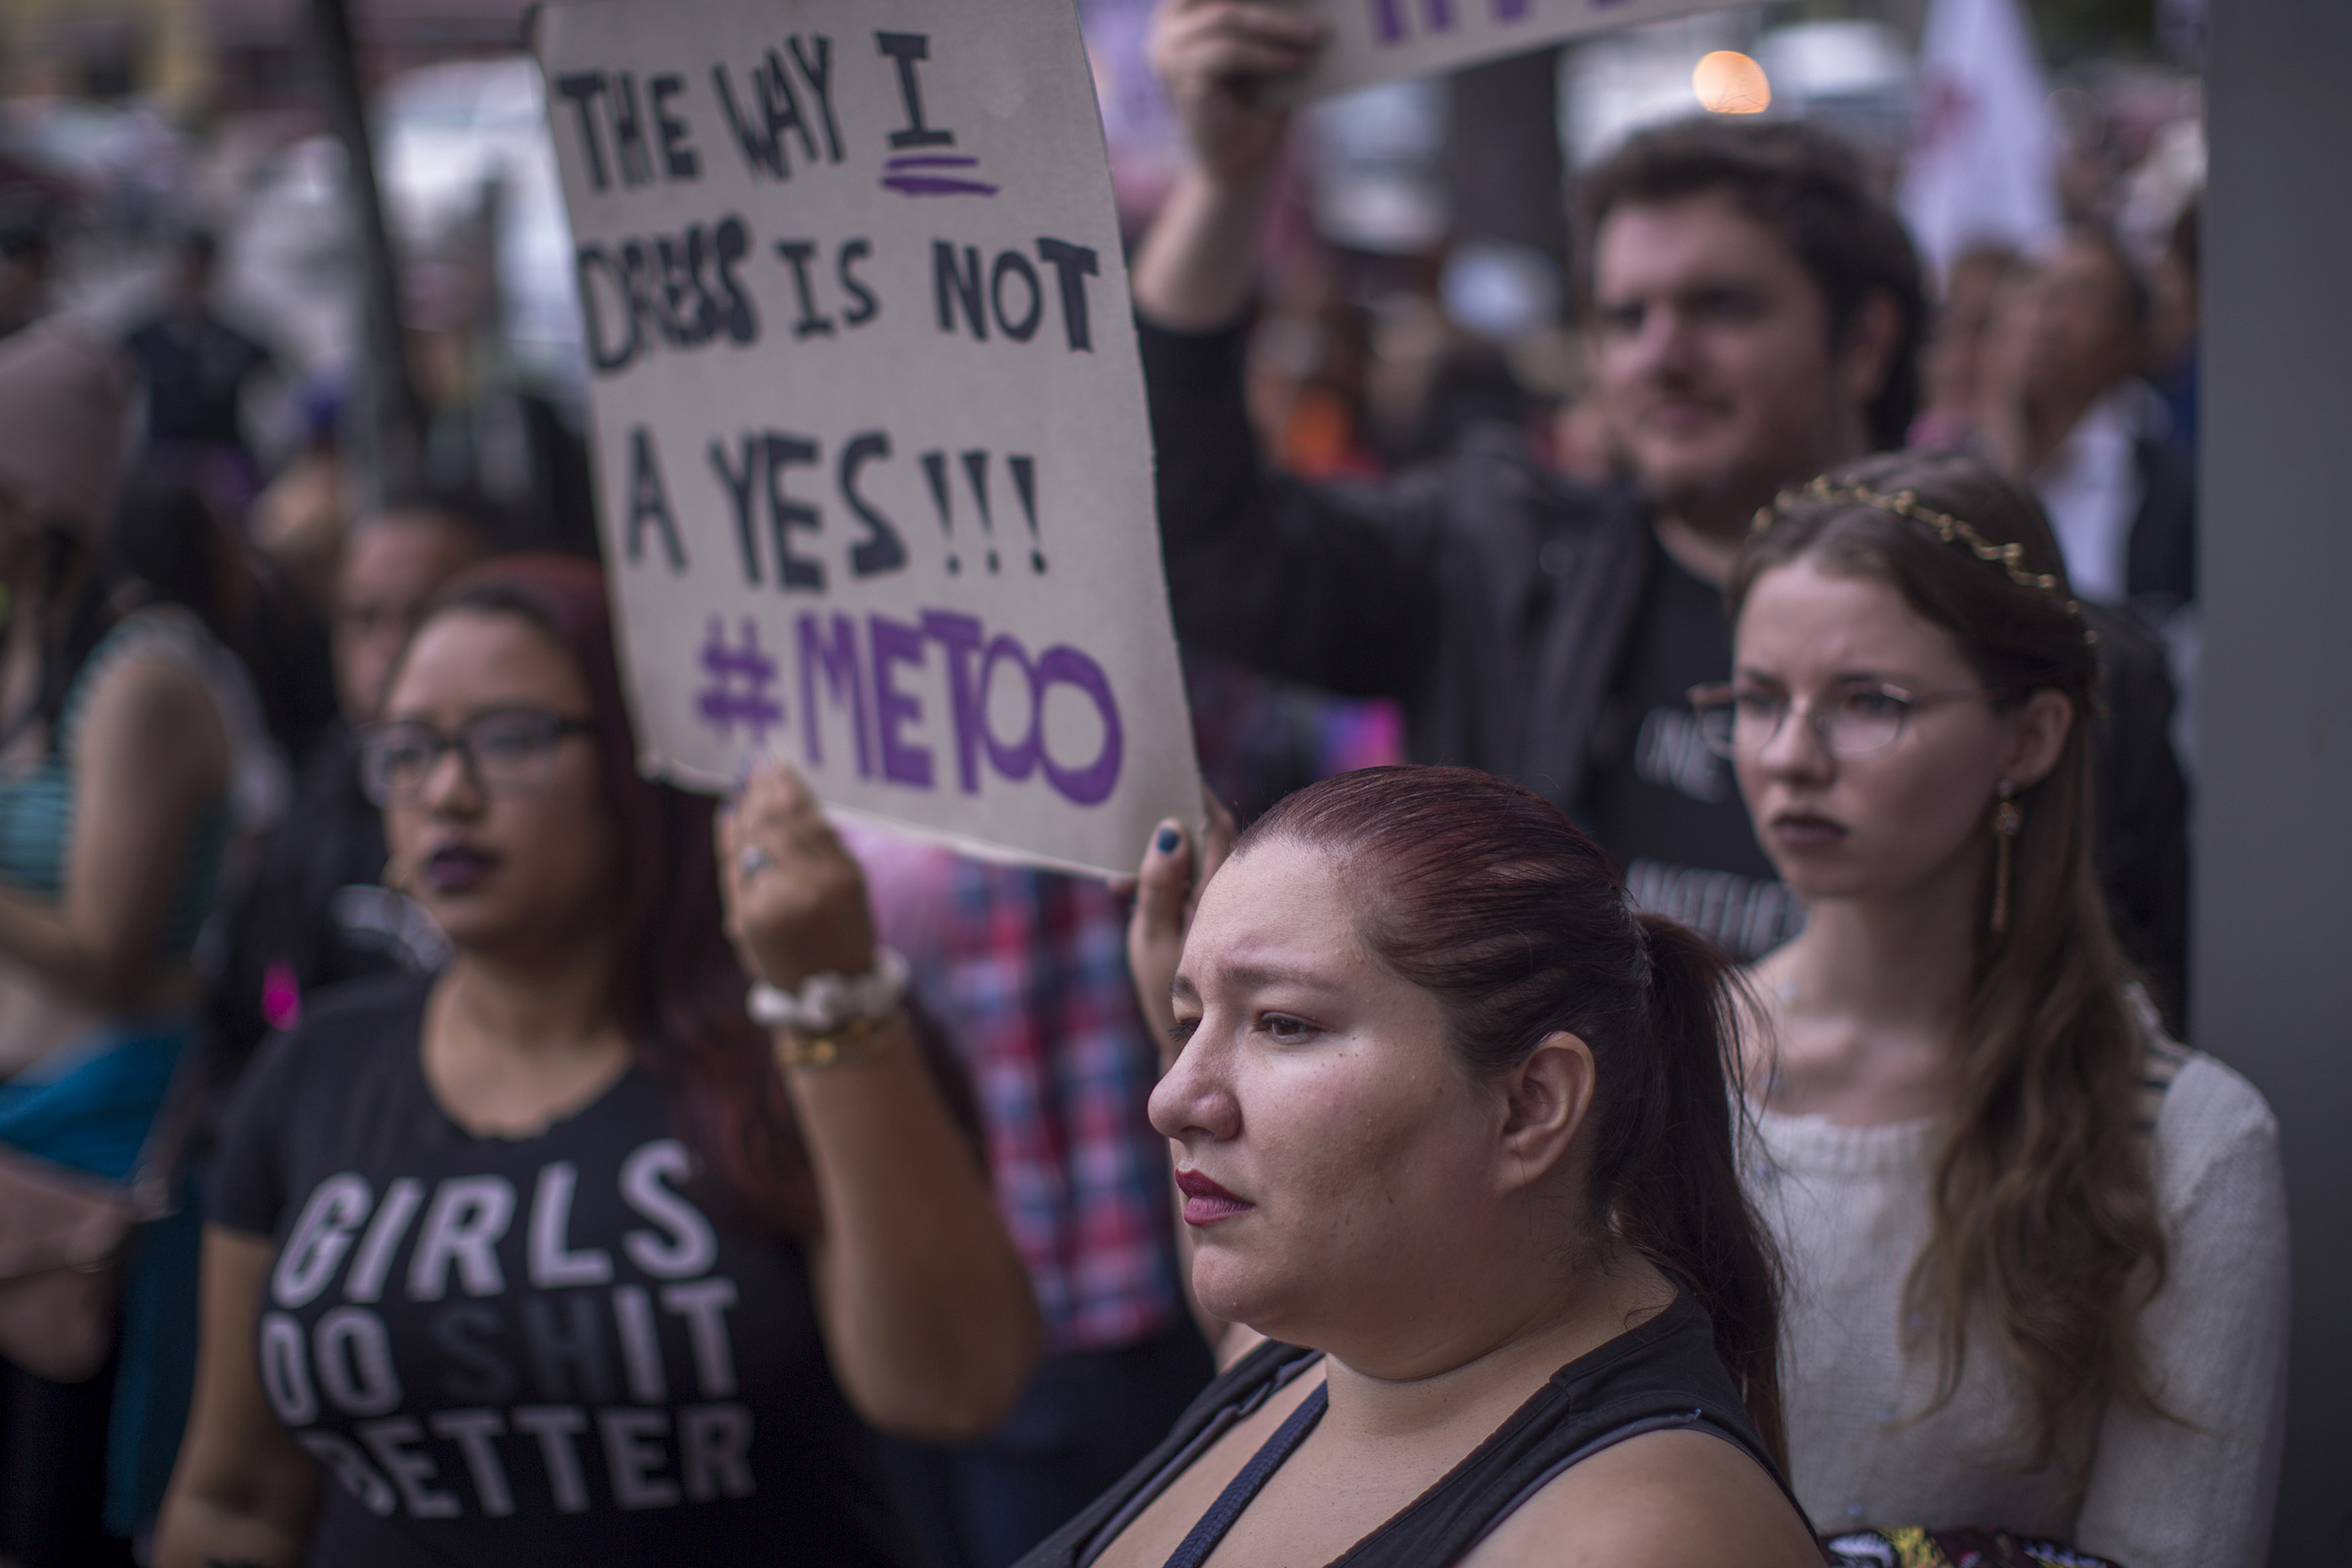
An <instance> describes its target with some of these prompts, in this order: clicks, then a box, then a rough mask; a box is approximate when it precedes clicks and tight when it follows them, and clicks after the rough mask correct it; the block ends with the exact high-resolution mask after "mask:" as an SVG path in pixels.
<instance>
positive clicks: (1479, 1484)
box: [1018, 1292, 1804, 1568]
mask: <svg viewBox="0 0 2352 1568" xmlns="http://www.w3.org/2000/svg"><path fill="white" fill-rule="evenodd" d="M1319 1354H1320V1353H1319V1352H1317V1351H1311V1350H1302V1349H1300V1348H1299V1347H1298V1346H1297V1345H1289V1344H1281V1343H1273V1342H1269V1343H1265V1344H1262V1345H1260V1346H1258V1347H1257V1348H1256V1349H1255V1350H1254V1351H1252V1352H1251V1353H1250V1354H1247V1355H1245V1356H1244V1357H1243V1358H1242V1359H1241V1360H1240V1361H1238V1362H1235V1363H1234V1365H1233V1367H1232V1369H1231V1370H1230V1371H1228V1372H1226V1373H1225V1374H1224V1375H1223V1376H1222V1377H1219V1378H1218V1379H1217V1380H1216V1381H1215V1382H1214V1383H1212V1384H1211V1385H1209V1386H1208V1387H1207V1388H1205V1389H1203V1390H1202V1393H1201V1396H1200V1397H1199V1398H1198V1399H1195V1400H1194V1401H1193V1402H1192V1407H1191V1408H1190V1409H1188V1410H1186V1411H1185V1412H1184V1414H1183V1416H1181V1418H1179V1419H1178V1421H1177V1423H1176V1427H1175V1430H1173V1431H1171V1432H1170V1433H1169V1434H1168V1436H1167V1437H1166V1438H1165V1439H1164V1440H1162V1441H1161V1443H1160V1446H1159V1447H1158V1448H1154V1449H1153V1450H1152V1451H1151V1452H1150V1454H1148V1455H1146V1456H1145V1457H1144V1459H1143V1462H1142V1463H1140V1464H1139V1465H1137V1466H1136V1467H1135V1469H1132V1470H1129V1472H1128V1473H1127V1474H1126V1475H1125V1476H1124V1477H1122V1478H1121V1479H1120V1480H1119V1482H1118V1485H1117V1486H1114V1487H1112V1488H1111V1489H1110V1490H1108V1491H1107V1492H1105V1493H1104V1494H1103V1495H1102V1496H1101V1497H1099V1498H1097V1499H1096V1500H1095V1502H1094V1506H1092V1507H1091V1508H1088V1509H1087V1511H1085V1512H1083V1513H1081V1514H1079V1515H1078V1516H1077V1517H1076V1519H1073V1520H1072V1521H1069V1522H1068V1523H1067V1524H1066V1525H1064V1526H1063V1527H1062V1528H1061V1529H1059V1530H1057V1531H1055V1532H1054V1533H1053V1534H1052V1535H1051V1536H1049V1537H1047V1538H1046V1540H1045V1542H1043V1543H1042V1544H1041V1545H1039V1546H1038V1547H1037V1548H1036V1549H1035V1550H1034V1551H1033V1552H1030V1553H1029V1555H1028V1556H1026V1557H1024V1558H1023V1559H1021V1562H1020V1563H1019V1565H1018V1568H1087V1564H1089V1563H1093V1562H1094V1560H1095V1559H1096V1558H1097V1557H1098V1556H1099V1555H1101V1553H1102V1551H1103V1548H1105V1547H1106V1546H1108V1545H1109V1544H1110V1542H1112V1541H1113V1540H1115V1539H1117V1538H1118V1533H1119V1531H1122V1530H1124V1529H1126V1528H1127V1526H1128V1525H1129V1523H1131V1522H1133V1521H1134V1520H1135V1518H1136V1516H1137V1515H1139V1514H1140V1513H1141V1512H1142V1511H1144V1510H1145V1509H1147V1508H1149V1507H1150V1505H1151V1503H1152V1502H1153V1500H1155V1499H1157V1498H1158V1497H1159V1496H1160V1493H1161V1492H1162V1491H1164V1490H1167V1487H1168V1485H1169V1483H1170V1482H1171V1481H1173V1480H1174V1479H1176V1478H1177V1477H1178V1476H1180V1475H1181V1474H1182V1473H1183V1472H1184V1470H1185V1469H1187V1468H1188V1467H1189V1466H1191V1465H1192V1461H1193V1460H1195V1459H1197V1458H1200V1457H1201V1455H1202V1454H1203V1453H1204V1452H1206V1451H1207V1450H1208V1448H1210V1446H1211V1445H1212V1444H1213V1443H1215V1442H1216V1441H1217V1439H1218V1438H1220V1437H1223V1436H1224V1434H1225V1433H1226V1432H1227V1431H1229V1430H1231V1429H1232V1427H1233V1426H1234V1423H1235V1422H1237V1421H1240V1420H1242V1419H1244V1417H1245V1416H1249V1415H1250V1414H1251V1413H1252V1412H1253V1411H1255V1410H1256V1409H1257V1408H1258V1407H1259V1406H1262V1405H1264V1404H1265V1402H1266V1400H1267V1399H1269V1398H1271V1397H1272V1396H1273V1395H1274V1393H1275V1391H1276V1389H1279V1388H1281V1387H1282V1386H1283V1385H1286V1384H1287V1383H1288V1382H1289V1381H1290V1380H1291V1379H1292V1378H1294V1377H1296V1376H1297V1375H1299V1374H1300V1373H1302V1372H1305V1371H1307V1369H1308V1368H1309V1367H1311V1366H1312V1365H1313V1364H1315V1362H1316V1360H1317V1358H1318V1355H1319ZM1675 1428H1695V1429H1696V1430H1699V1431H1703V1432H1710V1433H1713V1434H1714V1435H1715V1436H1716V1437H1721V1438H1723V1439H1724V1440H1725V1441H1726V1442H1728V1443H1732V1444H1736V1445H1737V1446H1738V1448H1741V1449H1743V1450H1745V1451H1746V1452H1747V1453H1748V1455H1749V1457H1751V1458H1754V1459H1755V1461H1756V1462H1757V1463H1758V1464H1759V1465H1761V1466H1763V1467H1764V1470H1765V1473H1766V1474H1767V1475H1769V1476H1770V1477H1771V1478H1772V1479H1773V1480H1774V1481H1775V1482H1776V1483H1778V1484H1779V1486H1780V1490H1781V1492H1782V1494H1783V1495H1784V1496H1787V1497H1788V1499H1789V1506H1790V1507H1791V1508H1794V1509H1796V1510H1797V1513H1798V1517H1799V1518H1802V1517H1803V1516H1804V1509H1803V1508H1802V1507H1801V1505H1800V1504H1799V1503H1798V1502H1797V1500H1796V1496H1795V1494H1794V1493H1792V1492H1790V1490H1789V1483H1788V1481H1787V1480H1786V1479H1783V1478H1782V1477H1781V1474H1780V1467H1779V1466H1777V1465H1775V1464H1774V1463H1773V1462H1772V1459H1771V1457H1770V1456H1769V1454H1767V1453H1766V1452H1765V1451H1764V1441H1763V1439H1762V1438H1761V1437H1759V1436H1758V1435H1757V1432H1756V1427H1755V1424H1754V1423H1753V1422H1751V1421H1750V1420H1749V1419H1748V1410H1747V1407H1746V1406H1744V1405H1742V1404H1741V1403H1740V1399H1739V1394H1738V1388H1737V1387H1736V1385H1734V1384H1733V1383H1732V1380H1731V1375H1730V1374H1729V1373H1728V1372H1727V1371H1725V1370H1724V1365H1723V1363H1722V1361H1721V1360H1719V1359H1718V1358H1717V1355H1716V1354H1715V1338H1714V1331H1713V1329H1712V1328H1711V1327H1710V1325H1709V1324H1708V1322H1707V1317H1706V1312H1704V1311H1703V1310H1702V1309H1701V1308H1700V1307H1699V1305H1698V1303H1697V1302H1696V1301H1693V1300H1692V1299H1691V1298H1690V1296H1689V1295H1688V1294H1686V1293H1681V1292H1678V1293H1677V1294H1676V1295H1675V1302H1674V1304H1673V1305H1672V1306H1670V1307H1668V1308H1667V1309H1666V1310H1665V1311H1664V1312H1660V1313H1659V1314H1658V1315H1657V1316H1656V1317H1654V1318H1652V1319H1651V1320H1650V1321H1649V1322H1645V1323H1643V1325H1642V1326H1641V1327H1639V1328H1636V1329H1633V1330H1631V1331H1629V1332H1627V1333H1622V1334H1619V1335H1618V1336H1617V1337H1616V1338H1615V1339H1612V1340H1611V1341H1610V1342H1609V1343H1606V1344H1604V1345H1602V1346H1601V1347H1600V1348H1599V1349H1598V1350H1594V1351H1591V1352H1590V1353H1588V1354H1584V1355H1581V1356H1579V1357H1578V1358H1577V1359H1576V1360H1574V1361H1571V1362H1570V1363H1569V1364H1567V1365H1566V1366H1563V1367H1561V1368H1560V1369H1559V1371H1558V1372H1556V1373H1554V1374H1552V1375H1551V1377H1550V1379H1549V1381H1547V1382H1546V1383H1545V1384H1544V1385H1543V1386H1542V1387H1541V1388H1539V1389H1538V1390H1537V1391H1536V1393H1535V1394H1534V1395H1533V1396H1531V1397H1530V1398H1529V1399H1528V1402H1527V1403H1526V1404H1524V1405H1522V1406H1519V1408H1518V1409H1517V1411H1516V1412H1515V1413H1514V1414H1513V1415H1512V1416H1511V1418H1510V1419H1509V1420H1507V1421H1506V1422H1504V1423H1503V1425H1502V1426H1501V1427H1499V1428H1498V1429H1497V1430H1496V1432H1495V1433H1494V1435H1493V1436H1492V1437H1488V1438H1487V1439H1486V1441H1485V1442H1484V1443H1481V1444H1480V1445H1478V1447H1477V1448H1476V1449H1475V1450H1474V1451H1473V1452H1472V1453H1471V1454H1470V1456H1469V1458H1465V1459H1464V1460H1463V1461H1462V1462H1461V1463H1460V1464H1459V1465H1456V1466H1455V1467H1454V1469H1453V1470H1452V1471H1451V1472H1450V1473H1448V1474H1447V1475H1446V1476H1444V1478H1443V1479H1440V1480H1439V1481H1438V1482H1437V1483H1436V1484H1435V1485H1433V1486H1432V1487H1431V1488H1430V1489H1429V1490H1427V1491H1425V1492H1423V1493H1422V1494H1421V1496H1420V1497H1418V1498H1416V1499H1415V1500H1413V1501H1412V1502H1411V1503H1409V1504H1408V1505H1406V1507H1405V1508H1404V1509H1403V1511H1401V1512H1399V1513H1397V1514H1396V1515H1395V1516H1393V1517H1392V1518H1391V1519H1390V1520H1389V1521H1388V1522H1387V1523H1385V1524H1382V1525H1381V1527H1380V1528H1379V1529H1377V1530H1375V1531H1372V1532H1371V1533H1370V1535H1368V1536H1366V1537H1365V1538H1364V1539H1363V1540H1361V1541H1360V1542H1356V1544H1355V1545H1354V1546H1352V1547H1350V1548H1349V1549H1348V1550H1347V1551H1346V1552H1343V1553H1341V1554H1340V1556H1339V1558H1338V1559H1337V1560H1336V1561H1335V1562H1334V1563H1332V1564H1331V1568H1343V1565H1344V1568H1442V1565H1443V1564H1445V1563H1454V1562H1457V1561H1459V1560H1460V1559H1461V1558H1462V1557H1463V1556H1464V1555H1465V1554H1466V1553H1467V1552H1469V1550H1470V1549H1471V1548H1472V1547H1473V1546H1475V1545H1476V1544H1477V1543H1478V1542H1480V1541H1481V1540H1483V1539H1485V1538H1486V1534H1487V1532H1488V1531H1491V1530H1493V1529H1494V1528H1495V1527H1496V1525H1497V1524H1500V1523H1501V1522H1502V1521H1504V1520H1505V1519H1507V1518H1508V1517H1510V1515H1511V1514H1512V1512H1513V1511H1516V1510H1517V1508H1518V1507H1519V1505H1520V1504H1522V1503H1524V1502H1526V1501H1527V1500H1528V1499H1529V1498H1531V1497H1533V1496H1534V1495H1535V1494H1536V1493H1537V1492H1538V1490H1542V1488H1543V1487H1544V1486H1545V1485H1546V1484H1547V1483H1548V1482H1549V1481H1551V1480H1552V1479H1554V1478H1555V1477H1557V1476H1558V1475H1559V1473H1560V1472H1561V1471H1562V1470H1565V1469H1568V1468H1569V1467H1570V1465H1573V1464H1575V1463H1577V1462H1578V1461H1579V1460H1580V1459H1584V1458H1591V1456H1592V1455H1594V1454H1597V1453H1599V1452H1600V1451H1601V1449H1603V1448H1609V1447H1612V1445H1614V1444H1618V1443H1622V1442H1623V1441H1625V1439H1627V1438H1628V1437H1639V1436H1641V1435H1642V1434H1643V1433H1644V1432H1656V1431H1664V1430H1669V1429H1675Z"/></svg>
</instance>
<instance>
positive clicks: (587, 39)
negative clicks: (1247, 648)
mask: <svg viewBox="0 0 2352 1568" xmlns="http://www.w3.org/2000/svg"><path fill="white" fill-rule="evenodd" d="M533 42H534V47H535V48H536V51H537V53H538V56H539V59H540V64H541V68H542V70H543V71H544V72H545V75H546V78H547V85H548V90H547V103H548V116H549V120H550V122H551V130H552V132H553V135H554V138H555V143H556V148H557V156H558V159H559V162H560V163H561V165H562V173H563V188H564V196H565V201H566V204H567V205H568V206H569V208H570V212H571V222H572V237H573V240H574V242H575V246H576V266H577V274H578V283H579V290H580V296H581V303H582V308H583V312H584V314H585V317H586V333H587V348H588V354H589V360H590V363H591V368H592V375H591V382H590V402H591V405H592V409H593V415H594V421H595V447H596V472H597V478H598V481H599V503H600V509H601V512H602V517H601V522H602V526H603V529H604V547H605V556H606V559H607V560H608V562H609V563H610V564H611V568H612V571H613V582H614V597H615V600H616V603H617V607H618V610H619V612H620V620H621V627H622V638H623V645H624V657H625V662H626V668H627V673H628V678H629V683H630V687H631V694H630V695H631V698H632V701H633V703H634V704H635V714H636V717H637V720H638V725H639V732H640V739H641V741H642V743H643V745H644V746H645V747H646V757H645V758H644V763H645V766H646V768H647V769H648V770H649V771H652V772H655V773H658V774H660V775H662V776H664V777H667V778H668V779H673V780H675V781H677V782H679V783H681V784H686V785H689V786H693V787H698V788H704V789H715V788H719V787H721V786H723V785H725V784H726V783H727V782H728V781H729V779H730V778H731V777H732V776H733V775H734V774H735V773H736V772H737V770H738V768H740V765H741V763H742V762H743V760H744V759H745V758H749V757H750V756H751V755H752V754H754V753H755V752H758V751H761V750H766V749H772V750H775V751H777V752H780V753H781V754H782V755H783V756H784V757H786V758H788V759H790V760H791V761H792V762H793V764H794V765H795V766H796V767H798V768H801V769H802V770H803V772H804V773H805V774H806V775H807V776H808V778H809V779H810V780H811V782H812V783H813V784H814V787H815V789H817V791H818V792H819V793H820V794H821V795H822V796H823V797H824V800H826V801H827V802H828V803H829V804H831V805H834V806H837V807H845V808H847V809H849V810H853V811H856V812H859V813H863V814H866V815H869V816H872V817H874V818H877V819H880V820H883V821H888V822H891V823H894V824H898V825H901V826H906V827H911V828H914V829H916V830H918V831H923V832H926V833H929V834H930V835H932V836H935V837H940V838H943V839H946V840H948V841H951V842H955V843H957V844H960V845H961V846H964V847H968V848H973V849H976V850H979V851H981V852H993V853H997V854H1008V853H1009V854H1011V855H1013V856H1015V857H1017V858H1021V859H1024V860H1030V861H1034V862H1040V863H1045V864H1054V865H1063V866H1070V867H1082V868H1094V869H1097V870H1118V869H1124V868H1129V867H1132V866H1133V865H1134V863H1135V861H1136V859H1137V856H1138V854H1139V852H1140V851H1141V848H1142V845H1143V841H1144V839H1145V837H1146V836H1147V834H1148V833H1149V831H1150V828H1151V825H1152V824H1154V823H1155V822H1157V821H1160V819H1161V818H1163V817H1168V816H1178V817H1182V818H1186V819H1190V818H1192V817H1193V816H1195V815H1197V814H1198V811H1199V809H1200V786H1199V782H1198V771H1197V768H1196V765H1195V763H1194V760H1193V755H1192V731H1191V726H1190V724H1189V722H1188V719H1187V716H1186V710H1185V706H1184V696H1183V691H1182V687H1181V680H1180V676H1179V674H1178V669H1177V663H1176V648H1175V642H1174V638H1173V634H1172V632H1171V629H1170V624H1169V612H1168V597H1167V591H1166V587H1165V585H1164V583H1163V581H1162V580H1161V576H1160V544H1159V532H1158V528H1157V527H1156V526H1155V521H1154V513H1153V502H1152V489H1151V448H1150V432H1149V429H1148V427H1147V424H1146V422H1145V413H1144V403H1143V382H1142V372H1141V368H1140V366H1139V363H1138V361H1137V355H1136V345H1135V335H1134V329H1133V326H1132V322H1131V318H1130V315H1129V305H1128V290H1127V276H1126V269H1125V267H1124V265H1123V263H1122V260H1121V256H1120V250H1119V236H1118V224H1117V219H1116V216H1115V214H1114V212H1113V209H1112V204H1111V193H1110V181H1109V174H1108V168H1107V166H1106V164H1105V162H1104V155H1103V141H1102V131H1101V128H1100V125H1099V122H1098V120H1097V116H1096V109H1095V97H1094V89H1093V86H1092V83H1091V82H1090V80H1089V78H1088V76H1087V60H1086V55H1085V52H1084V50H1083V48H1082V47H1081V45H1080V41H1079V37H1078V29H1077V22H1076V15H1075V13H1074V11H1073V10H1072V7H1071V6H1070V5H1069V4H1068V0H996V3H993V4H991V5H985V6H979V5H969V4H953V3H950V0H799V3H796V4H791V5H776V4H773V3H772V0H701V3H698V4H696V5H669V4H661V3H658V0H604V3H593V4H580V5H562V4H559V5H547V6H543V7H542V8H541V10H540V11H539V12H538V14H537V21H536V23H535V25H534V31H533Z"/></svg>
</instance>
